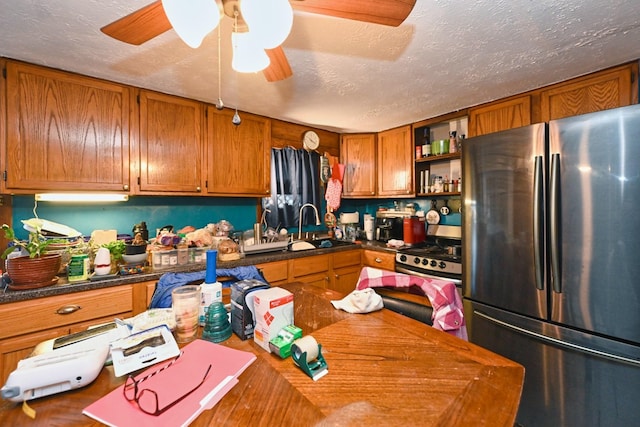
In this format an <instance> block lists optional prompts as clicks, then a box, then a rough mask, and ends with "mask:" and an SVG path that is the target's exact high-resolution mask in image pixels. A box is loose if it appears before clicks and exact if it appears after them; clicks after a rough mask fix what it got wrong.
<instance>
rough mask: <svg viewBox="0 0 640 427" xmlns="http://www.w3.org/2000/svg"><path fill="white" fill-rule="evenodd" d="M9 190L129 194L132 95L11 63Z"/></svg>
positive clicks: (8, 80)
mask: <svg viewBox="0 0 640 427" xmlns="http://www.w3.org/2000/svg"><path fill="white" fill-rule="evenodd" d="M5 64H6V75H7V78H6V83H5V84H6V89H5V90H6V94H7V106H6V113H7V115H6V120H7V123H6V127H7V129H6V130H7V133H6V135H7V140H6V165H5V167H6V182H4V190H7V191H9V192H13V193H33V192H34V191H47V190H62V191H64V190H70V191H71V190H91V191H96V190H98V191H119V192H122V191H129V188H130V182H129V105H130V102H131V100H130V96H131V95H130V89H129V88H128V87H126V86H123V85H118V84H114V83H109V82H105V81H101V80H98V79H93V78H89V77H82V76H78V75H75V74H70V73H64V72H61V71H56V70H51V69H47V68H43V67H38V66H33V65H29V64H24V63H21V62H17V61H6V62H5Z"/></svg>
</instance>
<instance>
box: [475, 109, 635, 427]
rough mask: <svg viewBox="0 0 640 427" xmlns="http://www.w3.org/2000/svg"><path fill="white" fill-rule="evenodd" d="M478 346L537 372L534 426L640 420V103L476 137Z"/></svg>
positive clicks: (529, 402)
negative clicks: (639, 104)
mask: <svg viewBox="0 0 640 427" xmlns="http://www.w3.org/2000/svg"><path fill="white" fill-rule="evenodd" d="M462 158H463V160H462V163H463V165H462V168H463V176H464V181H463V189H462V191H463V193H462V198H463V246H464V249H463V258H462V259H463V260H464V266H463V293H464V303H465V315H466V317H467V322H468V325H467V328H468V331H469V336H470V340H471V341H472V342H474V343H476V344H479V345H481V346H482V347H485V348H488V349H490V350H492V351H494V352H496V353H498V354H501V355H504V356H506V357H507V358H509V359H512V360H514V361H516V362H519V363H521V364H522V365H524V367H525V381H524V388H523V395H522V399H521V403H520V408H519V411H518V416H517V419H516V421H517V424H519V425H522V426H526V427H529V426H545V427H546V426H580V427H584V426H603V427H604V426H606V427H609V426H629V425H638V423H640V106H637V105H636V106H631V107H624V108H618V109H614V110H608V111H603V112H598V113H592V114H586V115H582V116H577V117H571V118H567V119H562V120H556V121H552V122H550V123H548V124H536V125H532V126H527V127H523V128H518V129H513V130H508V131H504V132H498V133H495V134H489V135H483V136H479V137H476V138H470V139H468V140H466V141H465V142H464V145H463V155H462Z"/></svg>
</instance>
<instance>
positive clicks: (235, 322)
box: [231, 279, 269, 340]
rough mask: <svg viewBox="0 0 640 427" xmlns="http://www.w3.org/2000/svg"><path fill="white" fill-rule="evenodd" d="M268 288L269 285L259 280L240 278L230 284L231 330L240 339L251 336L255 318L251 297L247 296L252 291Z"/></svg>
mask: <svg viewBox="0 0 640 427" xmlns="http://www.w3.org/2000/svg"><path fill="white" fill-rule="evenodd" d="M264 289H269V285H268V284H266V283H264V282H261V281H259V280H254V279H249V280H240V281H238V282H235V283H233V284H232V285H231V330H232V331H233V332H234V333H235V334H236V335H237V336H238V337H240V339H241V340H247V339H249V338H253V330H254V326H255V320H254V318H253V314H252V311H253V307H252V306H251V307H250V306H249V305H250V304H253V300H252V298H249V301H247V297H248V296H249V295H250V294H251V293H253V292H254V291H259V290H264Z"/></svg>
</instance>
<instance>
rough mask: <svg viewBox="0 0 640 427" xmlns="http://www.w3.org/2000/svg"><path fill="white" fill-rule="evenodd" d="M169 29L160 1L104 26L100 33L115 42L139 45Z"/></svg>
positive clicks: (169, 25)
mask: <svg viewBox="0 0 640 427" xmlns="http://www.w3.org/2000/svg"><path fill="white" fill-rule="evenodd" d="M170 29H171V23H170V22H169V19H168V18H167V15H166V14H165V13H164V9H163V8H162V1H161V0H157V1H154V2H153V3H151V4H149V5H147V6H145V7H143V8H142V9H138V10H136V11H135V12H133V13H130V14H129V15H127V16H125V17H123V18H120V19H118V20H117V21H114V22H112V23H111V24H108V25H105V26H104V27H102V28H100V31H102V32H103V33H105V34H106V35H108V36H110V37H113V38H114V39H116V40H120V41H122V42H125V43H130V44H135V45H141V44H142V43H144V42H146V41H149V40H151V39H152V38H154V37H156V36H159V35H160V34H162V33H164V32H165V31H167V30H170Z"/></svg>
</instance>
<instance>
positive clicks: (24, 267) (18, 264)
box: [7, 254, 61, 289]
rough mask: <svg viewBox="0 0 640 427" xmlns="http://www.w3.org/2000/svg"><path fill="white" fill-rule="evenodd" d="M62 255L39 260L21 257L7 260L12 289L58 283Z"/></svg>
mask: <svg viewBox="0 0 640 427" xmlns="http://www.w3.org/2000/svg"><path fill="white" fill-rule="evenodd" d="M60 262H61V257H60V254H46V255H42V256H41V257H37V258H29V257H28V256H21V257H16V258H9V259H8V260H7V274H8V275H9V278H10V279H11V285H10V286H11V287H14V288H22V289H25V288H37V287H42V286H47V285H52V284H54V283H56V282H57V279H58V278H57V277H56V274H58V271H59V270H60Z"/></svg>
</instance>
